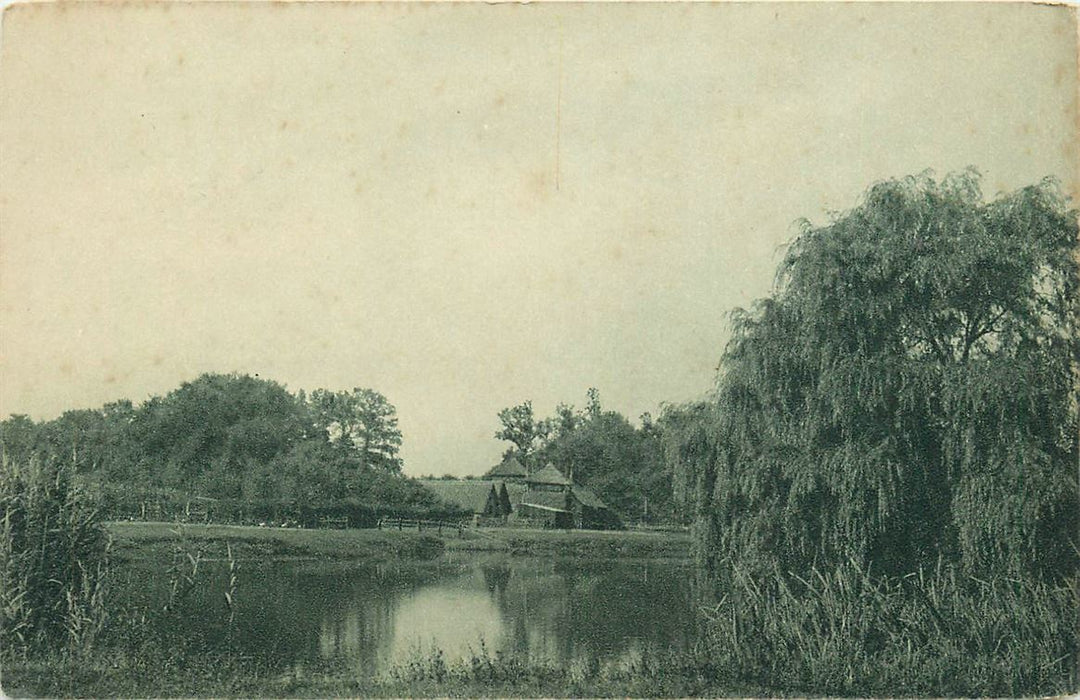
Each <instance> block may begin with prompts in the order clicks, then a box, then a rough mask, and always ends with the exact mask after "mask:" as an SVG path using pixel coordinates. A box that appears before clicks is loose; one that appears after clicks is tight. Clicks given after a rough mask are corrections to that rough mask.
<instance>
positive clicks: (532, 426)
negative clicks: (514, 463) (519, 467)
mask: <svg viewBox="0 0 1080 700" xmlns="http://www.w3.org/2000/svg"><path fill="white" fill-rule="evenodd" d="M499 422H500V423H501V424H502V427H501V428H499V430H497V431H496V432H495V437H496V438H497V439H499V440H506V441H507V442H509V443H511V444H513V445H514V447H515V448H516V449H517V457H518V459H519V460H521V463H522V464H524V465H525V467H526V468H529V467H530V462H529V458H530V457H531V456H532V453H533V450H534V449H535V448H536V446H537V444H538V443H539V441H540V440H541V438H542V436H543V435H544V434H545V433H546V430H545V426H544V425H543V422H542V421H537V420H536V418H535V416H534V415H533V407H532V401H526V402H524V403H520V404H518V405H517V406H511V407H510V408H504V409H503V410H501V411H499Z"/></svg>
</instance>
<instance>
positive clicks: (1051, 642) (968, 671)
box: [705, 563, 1080, 697]
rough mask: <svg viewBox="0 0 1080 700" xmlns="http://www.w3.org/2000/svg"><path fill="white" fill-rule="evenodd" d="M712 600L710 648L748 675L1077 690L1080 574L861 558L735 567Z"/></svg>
mask: <svg viewBox="0 0 1080 700" xmlns="http://www.w3.org/2000/svg"><path fill="white" fill-rule="evenodd" d="M727 579H728V580H727V584H726V592H725V594H724V595H723V596H721V598H720V600H719V601H718V602H717V603H715V604H714V605H711V606H709V607H708V608H706V610H705V612H706V615H707V618H708V619H709V645H710V648H709V656H710V658H712V660H713V663H714V664H715V665H717V666H718V667H720V668H724V669H725V670H726V672H727V674H728V675H729V676H730V677H732V678H735V679H738V680H739V681H741V682H744V683H751V684H752V683H755V682H756V683H762V684H765V685H767V686H768V687H772V688H775V689H779V690H783V691H784V692H791V693H814V694H827V695H837V696H851V695H889V696H984V697H985V696H994V697H1002V696H1013V697H1019V696H1028V695H1058V694H1069V693H1073V692H1075V691H1076V689H1077V680H1078V679H1077V660H1078V653H1080V643H1078V635H1080V632H1078V627H1077V621H1078V620H1077V611H1078V605H1077V600H1078V599H1077V584H1076V581H1075V580H1073V581H1071V582H1070V583H1067V584H1063V585H1054V584H1049V583H1045V582H1038V581H1031V580H1023V579H1018V578H1006V577H1002V578H998V579H994V580H989V581H987V580H981V579H976V578H973V577H970V576H964V575H962V574H960V573H958V572H957V570H955V569H953V568H947V567H944V566H939V567H938V568H936V569H934V570H933V571H920V572H918V573H914V574H910V575H908V576H903V577H876V576H872V575H871V574H870V572H868V571H866V570H863V569H861V568H860V567H858V566H857V565H855V564H854V563H848V564H847V565H844V566H841V567H837V568H835V569H833V570H831V571H823V570H818V569H814V570H812V571H811V572H810V573H809V574H808V575H805V576H800V575H795V574H791V573H788V574H783V575H781V574H779V573H778V574H776V575H774V576H771V577H767V578H762V577H758V576H751V575H749V574H748V573H747V572H745V571H742V570H740V569H738V568H736V567H732V568H731V569H730V574H729V576H728V577H727Z"/></svg>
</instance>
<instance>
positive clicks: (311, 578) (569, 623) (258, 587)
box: [128, 555, 694, 674]
mask: <svg viewBox="0 0 1080 700" xmlns="http://www.w3.org/2000/svg"><path fill="white" fill-rule="evenodd" d="M201 566H202V570H201V571H200V573H199V585H198V586H196V587H194V588H193V589H192V591H191V598H190V599H189V600H187V601H186V604H185V605H184V610H185V615H184V618H183V621H182V623H180V624H176V622H175V621H174V622H172V623H169V624H172V625H174V628H171V629H170V630H168V633H169V634H176V635H184V636H197V637H199V638H201V639H205V640H206V643H207V644H208V645H210V646H213V645H215V644H218V645H225V644H227V645H228V646H229V647H231V648H232V649H234V650H238V651H241V652H243V653H248V654H252V655H256V656H261V657H272V658H274V659H276V660H277V661H279V662H281V661H283V662H287V663H290V664H295V665H300V666H303V665H306V664H308V663H311V662H318V661H333V662H345V663H347V664H349V665H352V666H354V667H355V668H357V669H358V670H360V671H361V672H363V673H368V674H376V673H379V672H382V671H385V670H387V669H388V668H390V667H391V666H393V665H395V664H400V663H404V662H407V661H409V660H410V659H411V658H415V657H416V655H423V654H427V653H429V652H430V651H431V650H432V649H433V648H438V649H441V650H442V652H443V656H444V659H445V660H446V661H447V662H451V663H452V662H454V661H456V660H459V659H462V658H468V657H469V656H470V655H471V654H472V653H474V652H479V651H480V649H481V644H483V648H484V649H486V650H487V651H488V652H489V653H492V654H494V653H496V652H504V653H508V654H513V655H516V656H519V657H523V658H527V659H529V660H531V661H538V662H546V663H552V664H557V665H560V666H564V665H568V664H572V663H580V662H597V663H600V664H607V663H615V662H619V661H621V660H626V659H629V658H633V657H634V656H635V655H638V654H640V653H642V652H645V651H666V650H669V649H670V650H674V651H680V650H684V649H686V648H687V647H688V646H689V645H690V644H691V643H692V641H693V638H694V616H693V614H692V609H691V605H690V600H691V592H690V583H689V582H690V578H691V577H690V575H689V574H690V569H689V565H688V564H686V563H685V562H681V561H678V560H674V561H673V560H592V559H590V560H586V559H567V558H550V557H549V558H541V557H509V556H505V555H500V556H492V555H464V556H463V555H456V556H451V555H447V556H446V557H444V558H443V559H441V560H440V561H438V562H427V563H424V562H404V561H403V562H394V563H383V564H357V563H315V562H304V561H271V562H243V563H242V564H241V567H240V569H239V571H238V573H237V586H236V592H235V600H236V610H235V617H234V619H233V623H232V625H231V630H229V631H228V633H227V634H226V631H225V630H226V625H224V624H223V620H224V619H227V618H228V609H227V608H226V606H225V604H224V598H225V596H224V593H225V591H226V589H227V586H228V583H227V582H228V577H229V576H228V571H227V567H226V566H225V565H224V564H223V563H221V562H214V563H206V562H204V563H203V564H202V565H201ZM150 573H151V572H149V571H146V572H143V574H141V575H139V574H136V575H135V576H133V577H131V578H129V580H128V585H131V586H132V591H131V593H132V594H134V593H135V592H136V589H137V590H138V591H139V592H141V594H142V595H144V596H145V595H148V594H152V595H156V596H157V597H158V599H159V600H160V596H161V595H163V594H164V592H165V591H166V590H167V588H168V586H167V583H166V581H167V578H168V577H163V576H162V575H161V573H160V572H157V574H156V575H154V576H152V577H151V576H150ZM144 577H149V578H150V579H151V582H150V585H146V584H147V580H146V578H144Z"/></svg>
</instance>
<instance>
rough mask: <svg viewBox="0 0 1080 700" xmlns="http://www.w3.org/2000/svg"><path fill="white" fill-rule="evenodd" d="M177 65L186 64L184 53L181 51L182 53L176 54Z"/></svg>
mask: <svg viewBox="0 0 1080 700" xmlns="http://www.w3.org/2000/svg"><path fill="white" fill-rule="evenodd" d="M176 65H177V66H183V65H184V54H182V53H181V54H177V55H176Z"/></svg>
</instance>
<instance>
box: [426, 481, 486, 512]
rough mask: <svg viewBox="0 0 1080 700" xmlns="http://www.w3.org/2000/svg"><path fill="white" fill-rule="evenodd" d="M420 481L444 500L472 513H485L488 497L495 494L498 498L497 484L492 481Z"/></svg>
mask: <svg viewBox="0 0 1080 700" xmlns="http://www.w3.org/2000/svg"><path fill="white" fill-rule="evenodd" d="M420 483H421V484H422V485H423V486H424V487H425V488H428V489H430V490H431V491H433V492H434V493H435V495H436V496H438V497H439V498H441V499H442V500H444V501H446V502H447V503H450V504H452V505H455V506H458V507H459V508H462V509H464V510H467V511H469V512H470V513H483V512H484V511H485V510H486V509H487V504H488V499H489V498H491V497H493V496H494V497H496V498H497V492H496V491H495V484H494V483H493V482H490V481H481V480H473V479H467V480H464V481H456V480H453V479H420Z"/></svg>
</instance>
